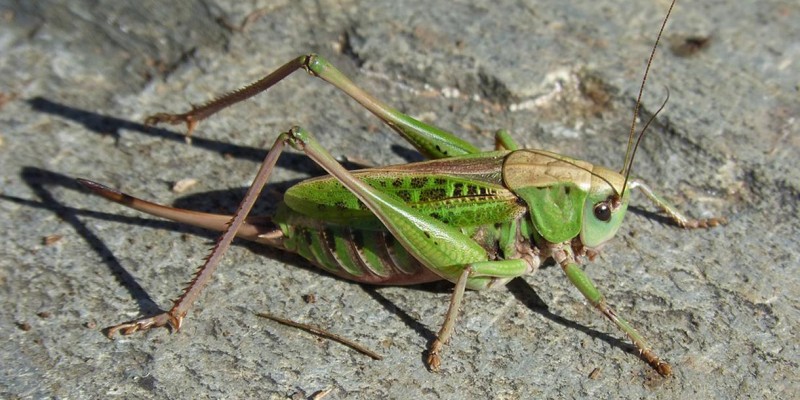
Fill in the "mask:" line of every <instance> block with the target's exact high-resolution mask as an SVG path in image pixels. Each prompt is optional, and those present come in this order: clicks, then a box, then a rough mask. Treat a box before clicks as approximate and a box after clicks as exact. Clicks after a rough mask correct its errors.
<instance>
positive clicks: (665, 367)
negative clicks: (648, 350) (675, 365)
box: [655, 361, 672, 377]
mask: <svg viewBox="0 0 800 400" xmlns="http://www.w3.org/2000/svg"><path fill="white" fill-rule="evenodd" d="M655 368H656V371H657V372H658V373H659V374H660V375H661V376H663V377H667V376H671V375H672V366H671V365H669V363H666V362H663V361H661V362H659V363H658V365H656V366H655Z"/></svg>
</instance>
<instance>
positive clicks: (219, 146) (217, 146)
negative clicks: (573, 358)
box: [0, 97, 668, 357]
mask: <svg viewBox="0 0 800 400" xmlns="http://www.w3.org/2000/svg"><path fill="white" fill-rule="evenodd" d="M28 104H29V105H30V106H31V107H32V108H33V110H34V111H38V112H42V113H47V114H51V115H57V116H59V117H62V118H64V119H68V120H71V121H74V122H77V123H80V124H81V125H83V126H84V127H85V128H86V129H87V130H89V131H91V132H94V133H97V134H100V135H112V136H113V137H114V138H115V139H116V140H119V137H120V131H122V130H128V131H134V132H138V133H142V134H146V135H150V136H155V137H159V138H162V139H164V140H172V141H177V142H181V143H183V142H184V141H185V136H184V135H183V134H182V133H176V132H174V131H172V130H168V129H163V128H157V127H152V126H147V125H144V124H142V123H138V122H133V121H130V120H126V119H121V118H118V117H113V116H107V115H103V114H99V113H96V112H92V111H88V110H83V109H79V108H76V107H72V106H67V105H64V104H60V103H58V102H55V101H52V100H49V99H46V98H43V97H35V98H32V99H30V100H28ZM192 146H195V147H197V148H202V149H206V150H209V151H211V152H215V153H218V154H220V155H230V156H232V157H235V158H240V159H247V160H251V161H253V162H255V163H260V162H261V161H262V160H263V158H264V156H265V155H266V153H267V151H268V149H265V148H257V147H250V146H242V145H236V144H231V143H225V142H221V141H218V140H213V139H204V138H202V137H196V136H195V137H193V138H192ZM392 151H393V152H394V153H395V154H397V155H398V156H400V157H402V158H404V159H406V160H408V161H409V162H413V161H419V160H421V156H420V155H419V154H418V153H416V152H415V151H413V150H409V149H407V148H404V147H402V146H397V145H394V146H392ZM343 164H344V165H345V166H346V167H347V168H348V169H353V168H361V167H363V166H362V165H358V164H354V163H346V162H345V163H343ZM278 166H280V167H281V168H285V169H289V170H293V171H300V172H306V173H309V174H310V175H319V174H322V173H324V171H323V170H322V169H321V168H320V167H319V166H317V164H315V163H314V162H312V161H310V160H309V159H308V158H307V157H306V156H304V155H301V154H294V153H284V154H282V155H281V157H280V158H279V159H278ZM21 177H22V179H23V181H24V182H25V183H26V184H27V185H28V186H29V187H30V188H31V189H32V191H33V192H34V193H35V194H36V196H37V197H39V199H40V201H35V200H29V199H22V198H18V197H14V196H8V195H0V199H4V200H7V201H12V202H16V203H19V204H25V205H27V206H30V207H37V208H42V209H47V210H50V211H52V212H54V213H55V214H56V215H58V216H59V217H60V218H61V219H62V220H63V221H65V222H66V223H68V224H69V225H70V226H72V228H73V229H74V231H75V232H76V233H77V234H78V235H79V236H81V237H82V238H83V239H84V240H85V241H86V243H87V244H88V245H89V246H90V247H91V248H92V249H93V250H94V251H95V252H96V253H97V254H98V255H99V256H100V258H101V259H102V260H103V262H104V263H105V264H106V266H107V267H108V269H109V271H110V272H111V273H112V275H114V276H115V278H116V279H117V281H118V282H120V284H121V285H123V287H125V288H126V289H127V290H128V292H129V294H130V296H131V297H132V298H133V299H135V301H136V302H137V305H138V307H139V310H140V312H141V313H142V314H143V315H149V314H156V313H158V312H161V311H162V310H161V309H160V307H158V305H157V304H156V302H155V301H154V300H153V299H152V297H150V295H149V294H148V293H147V292H146V291H145V290H144V288H143V287H142V286H141V285H139V283H138V282H136V279H135V278H134V275H133V274H132V273H131V272H129V271H128V270H127V269H126V268H125V267H124V266H123V265H122V264H121V263H120V262H119V260H118V259H117V258H116V257H115V256H114V254H113V252H112V251H111V249H109V248H108V247H107V246H106V245H105V243H104V242H103V241H102V240H101V239H100V238H99V237H98V236H97V235H95V234H94V233H93V232H92V230H91V229H90V228H89V226H87V224H86V223H84V222H83V221H82V220H81V218H80V217H89V218H93V219H101V220H106V221H114V222H119V223H124V224H130V225H135V226H142V227H148V228H156V229H168V230H172V231H175V232H181V233H187V234H191V235H197V236H201V237H204V238H207V239H208V240H209V241H213V240H215V239H216V238H217V236H218V233H216V232H210V231H206V230H202V229H199V228H194V227H191V226H187V225H184V224H180V223H176V222H170V221H163V220H156V219H151V218H142V217H127V216H120V215H117V214H110V213H103V212H97V211H92V210H85V209H80V208H74V207H70V206H67V205H64V204H62V203H61V202H60V201H59V200H57V199H56V197H55V196H54V195H53V193H52V192H51V191H50V190H49V189H48V187H51V186H60V187H64V188H67V189H70V190H78V191H81V192H85V189H84V188H83V187H82V186H80V185H79V184H78V183H76V181H75V178H74V177H69V176H66V175H63V174H60V173H57V172H52V171H48V170H44V169H40V168H35V167H25V168H23V170H22V171H21ZM295 183H297V181H296V180H294V181H284V182H271V183H270V185H271V187H272V188H275V189H276V190H271V191H269V192H271V193H266V194H262V197H261V199H260V200H261V201H259V202H258V203H257V204H256V207H255V208H254V210H253V215H259V214H268V213H267V212H265V210H269V209H271V207H272V206H273V205H274V204H276V203H277V201H278V200H280V199H279V198H277V197H270V196H275V193H282V192H283V191H284V190H285V189H286V188H288V187H290V186H292V185H294V184H295ZM246 190H247V188H240V189H233V190H224V191H212V192H206V193H203V194H195V195H190V196H186V197H183V198H181V199H178V200H177V201H176V202H175V203H174V204H173V206H175V207H180V208H187V209H193V210H197V211H205V212H220V209H224V210H228V212H232V210H235V208H236V207H237V206H238V204H239V201H240V199H241V198H242V196H243V195H244V193H245V192H246ZM634 212H635V213H637V214H642V215H644V216H646V217H647V218H653V219H657V220H659V221H660V222H664V221H668V219H666V218H664V217H661V216H660V215H657V214H654V213H650V212H648V211H645V210H643V209H634ZM237 245H239V246H244V247H245V248H247V249H248V250H250V251H253V252H254V253H256V254H259V255H265V256H267V257H270V258H273V259H280V260H281V262H283V263H285V264H288V265H291V266H292V267H299V268H303V269H306V270H309V271H314V272H316V273H319V274H325V275H328V274H327V273H326V272H324V271H322V270H319V269H318V268H314V267H312V266H310V265H308V263H307V262H306V261H305V260H304V259H302V258H301V257H299V256H295V255H293V254H289V253H286V252H282V251H279V250H274V249H270V248H268V247H267V246H263V245H259V244H257V243H252V242H248V241H244V240H237ZM329 276H331V277H333V278H334V279H340V278H338V277H334V276H332V275H329ZM348 282H349V281H348ZM359 286H360V287H361V288H362V289H363V290H364V292H365V293H367V294H368V295H369V296H371V297H372V298H373V299H374V300H375V301H376V302H378V303H379V304H380V305H381V306H383V307H384V308H385V309H386V310H387V311H389V312H390V313H392V314H394V315H396V316H397V317H398V318H400V320H401V321H403V323H404V324H405V325H406V326H408V327H409V328H410V329H412V330H413V331H415V332H417V333H418V334H419V335H420V336H421V337H423V338H425V339H426V340H427V341H432V340H435V339H436V334H435V332H433V331H432V330H430V329H429V328H428V327H426V326H425V325H423V324H422V323H420V322H419V320H418V319H417V318H415V317H413V316H412V315H410V314H409V313H407V312H406V311H404V310H403V309H401V308H400V307H398V306H397V305H395V304H394V303H393V302H392V301H391V300H390V299H388V298H387V297H385V296H383V295H382V294H380V289H379V287H376V286H368V285H359ZM405 287H406V288H409V289H414V290H422V291H428V292H443V291H448V290H450V289H451V288H452V285H445V284H443V283H440V282H434V283H428V284H422V285H414V286H405ZM506 287H507V288H508V290H509V292H510V293H511V294H512V295H513V296H514V297H515V298H516V299H517V300H519V301H520V302H522V303H523V304H525V305H526V306H527V307H528V308H529V309H530V310H531V311H533V312H536V313H538V314H540V315H542V316H543V317H545V318H547V319H549V320H551V321H553V322H555V323H558V324H561V325H563V326H565V327H567V328H570V329H575V330H578V331H580V332H583V333H585V334H587V335H589V336H590V337H592V338H595V339H599V340H602V341H604V342H606V343H607V344H609V345H611V346H613V347H616V348H619V349H621V350H623V351H626V352H629V353H634V352H635V348H634V347H633V346H632V345H630V344H628V343H627V342H624V341H622V340H619V339H616V338H614V337H612V336H610V335H608V334H605V333H602V332H599V331H597V330H595V329H592V328H589V327H586V326H584V325H581V324H579V323H576V322H574V321H570V320H568V319H566V318H563V317H561V316H558V315H556V314H554V313H552V312H550V311H549V309H548V307H547V305H546V303H545V302H544V301H543V300H542V298H541V297H539V295H538V294H537V293H536V292H535V290H534V289H533V288H532V287H531V286H530V285H529V284H528V283H527V282H526V281H525V280H523V279H521V278H517V279H514V280H512V281H511V282H510V283H509V284H508V285H506ZM471 297H472V296H471ZM473 301H478V300H473ZM423 357H425V355H424V354H423Z"/></svg>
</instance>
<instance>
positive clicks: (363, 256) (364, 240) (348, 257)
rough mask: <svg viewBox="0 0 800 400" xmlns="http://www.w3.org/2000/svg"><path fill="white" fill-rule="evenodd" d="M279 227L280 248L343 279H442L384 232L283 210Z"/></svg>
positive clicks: (389, 281)
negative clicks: (281, 241)
mask: <svg viewBox="0 0 800 400" xmlns="http://www.w3.org/2000/svg"><path fill="white" fill-rule="evenodd" d="M279 215H280V216H281V217H280V218H279V219H280V220H281V222H280V223H279V226H280V227H281V230H282V231H283V233H284V235H285V238H284V240H283V247H284V248H285V249H286V250H288V251H291V252H294V253H297V254H298V255H300V256H301V257H303V258H305V259H307V260H309V261H311V262H312V263H314V264H315V265H317V266H318V267H320V268H322V269H324V270H326V271H328V272H330V273H332V274H334V275H337V276H340V277H342V278H345V279H348V280H353V281H357V282H363V283H370V284H385V285H404V284H407V285H412V284H417V283H424V282H432V281H437V280H440V279H442V278H441V277H439V276H438V275H436V274H434V273H433V272H431V271H429V270H428V269H427V268H425V267H423V266H422V264H420V263H419V261H417V260H416V259H415V258H414V257H412V256H411V255H410V254H408V252H407V251H406V250H405V249H404V248H403V246H401V245H400V243H398V242H397V241H396V240H395V239H394V237H393V236H392V235H391V234H389V233H388V232H387V231H386V230H384V229H380V228H378V229H375V230H373V229H363V228H354V227H345V226H336V225H328V224H324V223H320V222H318V221H311V220H309V219H308V218H306V217H303V216H301V215H298V214H297V213H295V212H293V211H291V210H288V209H286V208H284V209H283V210H281V212H279Z"/></svg>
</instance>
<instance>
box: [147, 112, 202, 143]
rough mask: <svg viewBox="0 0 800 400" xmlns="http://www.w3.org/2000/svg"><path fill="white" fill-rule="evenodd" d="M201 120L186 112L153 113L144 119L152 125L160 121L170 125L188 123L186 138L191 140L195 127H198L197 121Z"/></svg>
mask: <svg viewBox="0 0 800 400" xmlns="http://www.w3.org/2000/svg"><path fill="white" fill-rule="evenodd" d="M198 122H200V121H198V120H197V119H195V118H194V117H193V116H192V115H191V113H186V114H167V113H158V114H153V115H151V116H149V117H147V118H145V119H144V124H145V125H148V126H151V125H158V124H160V123H167V124H170V125H177V124H181V123H185V124H186V138H187V139H186V140H191V139H190V138H191V137H192V132H194V128H196V127H197V123H198Z"/></svg>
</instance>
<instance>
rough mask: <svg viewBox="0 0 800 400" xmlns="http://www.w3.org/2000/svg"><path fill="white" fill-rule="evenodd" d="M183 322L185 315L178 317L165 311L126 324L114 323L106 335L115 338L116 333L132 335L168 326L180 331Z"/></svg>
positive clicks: (107, 329)
mask: <svg viewBox="0 0 800 400" xmlns="http://www.w3.org/2000/svg"><path fill="white" fill-rule="evenodd" d="M182 324H183V317H176V316H174V315H172V314H170V313H168V312H164V313H161V314H158V315H155V316H153V317H149V318H142V319H137V320H134V321H131V322H126V323H124V324H119V325H114V326H110V327H108V328H106V336H107V337H108V338H109V339H113V338H114V335H115V334H116V333H117V332H119V333H121V334H123V335H126V336H127V335H132V334H133V333H135V332H138V331H146V330H148V329H150V328H159V327H162V326H167V325H169V327H170V328H171V329H172V330H173V331H175V332H178V331H180V330H181V325H182Z"/></svg>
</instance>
